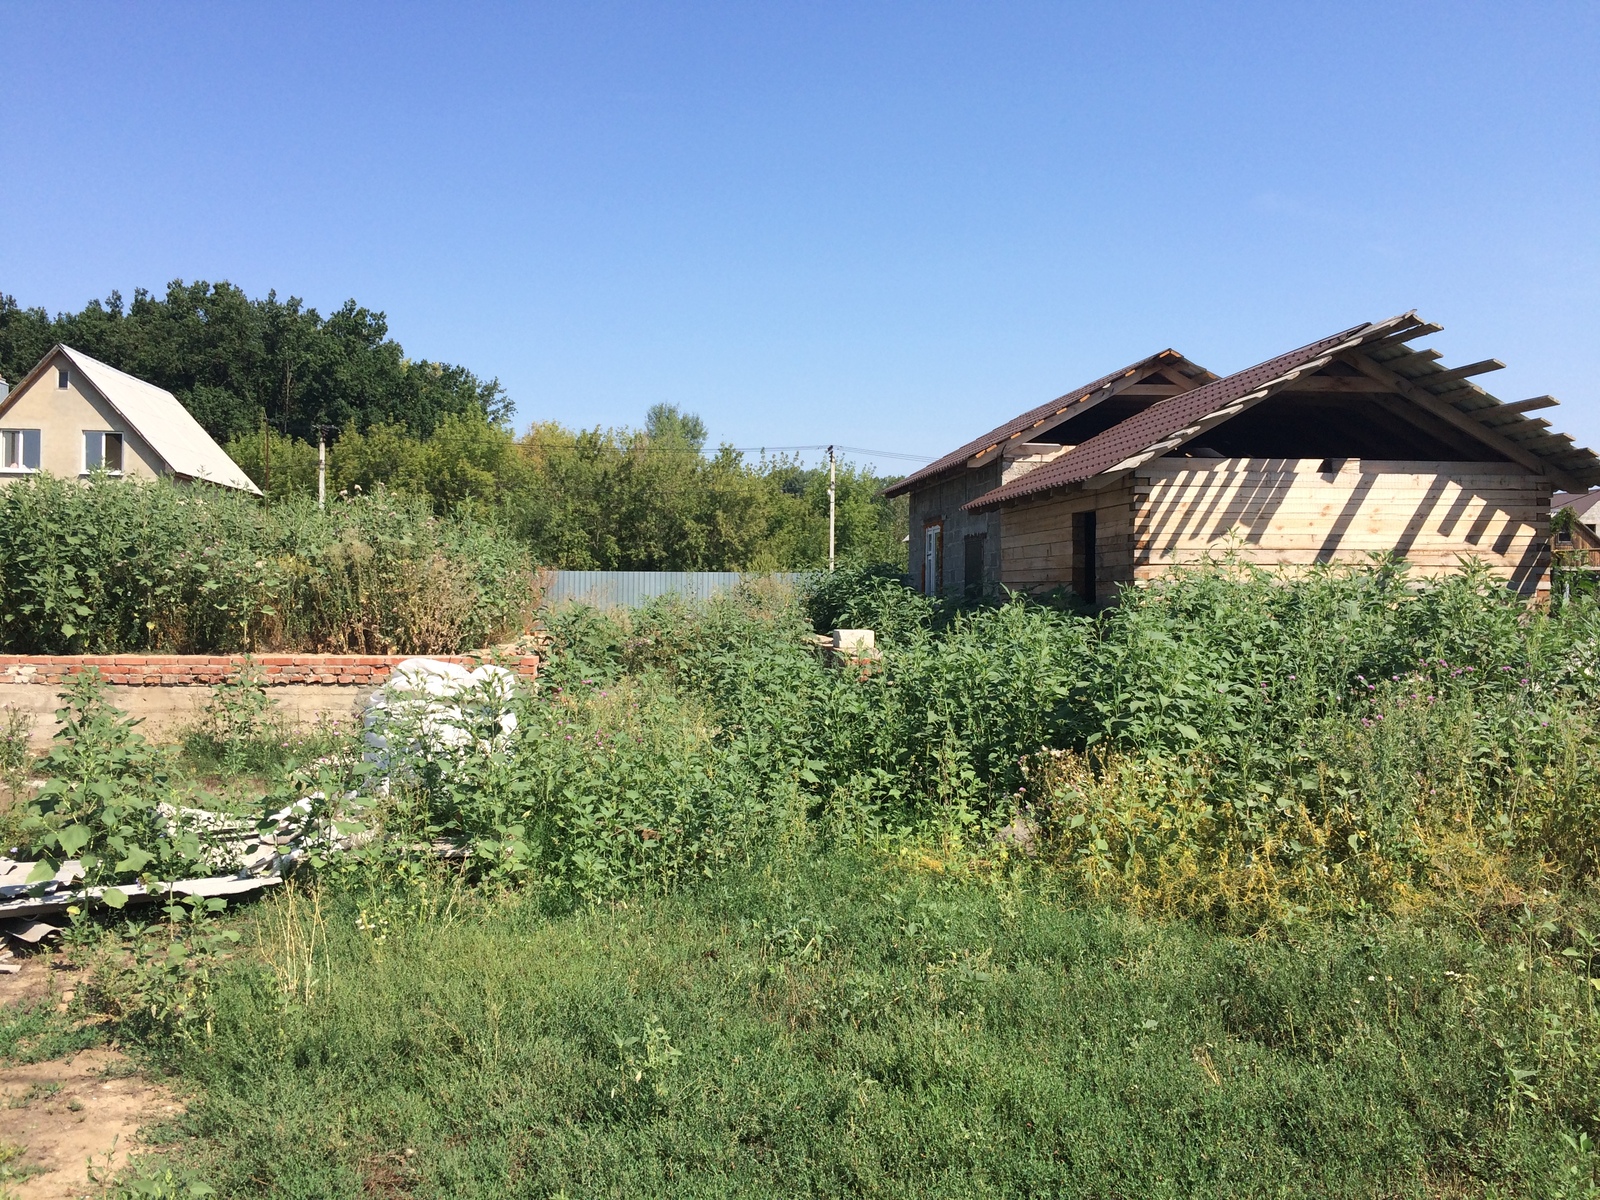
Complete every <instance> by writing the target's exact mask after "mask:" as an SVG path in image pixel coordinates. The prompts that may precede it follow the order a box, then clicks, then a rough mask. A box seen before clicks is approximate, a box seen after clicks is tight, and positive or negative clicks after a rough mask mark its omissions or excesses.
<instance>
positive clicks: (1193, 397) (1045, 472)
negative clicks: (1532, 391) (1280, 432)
mask: <svg viewBox="0 0 1600 1200" xmlns="http://www.w3.org/2000/svg"><path fill="white" fill-rule="evenodd" d="M1423 325H1424V322H1423V321H1421V320H1420V319H1419V318H1418V317H1417V316H1416V314H1415V313H1414V312H1412V313H1404V314H1402V315H1400V316H1398V317H1390V318H1389V319H1388V320H1386V321H1375V322H1370V323H1368V324H1365V325H1355V326H1352V327H1351V328H1349V329H1346V330H1344V331H1343V332H1341V333H1336V334H1333V335H1332V336H1330V337H1325V338H1322V339H1320V340H1318V341H1315V342H1312V343H1310V344H1309V345H1306V346H1301V347H1300V348H1299V349H1297V350H1291V351H1290V352H1289V353H1287V354H1282V355H1279V356H1278V357H1277V358H1273V359H1269V360H1267V361H1266V362H1264V363H1261V364H1259V365H1257V366H1254V367H1249V368H1247V369H1245V370H1243V371H1240V372H1238V373H1237V374H1234V375H1229V376H1228V377H1227V378H1225V379H1219V380H1217V381H1216V382H1215V383H1210V384H1207V385H1206V386H1204V387H1200V388H1196V389H1195V390H1194V391H1192V392H1186V393H1184V394H1183V395H1180V396H1174V397H1172V398H1171V399H1170V400H1163V401H1162V402H1160V403H1159V404H1155V405H1152V406H1151V407H1150V408H1147V409H1145V410H1144V411H1143V412H1141V413H1137V414H1135V415H1134V416H1131V417H1129V418H1128V419H1127V420H1126V421H1123V422H1121V423H1120V424H1118V425H1115V426H1113V427H1112V428H1110V429H1108V430H1106V431H1105V432H1104V433H1102V434H1100V435H1098V436H1097V437H1093V438H1090V439H1089V440H1088V441H1086V442H1084V443H1083V444H1082V445H1081V446H1078V447H1076V448H1074V449H1072V450H1069V451H1068V452H1067V453H1065V454H1063V455H1062V456H1061V457H1060V458H1058V459H1056V460H1055V461H1054V462H1051V463H1048V464H1046V465H1045V466H1042V467H1040V468H1038V469H1037V470H1035V471H1032V472H1030V473H1029V474H1027V475H1024V476H1023V477H1022V478H1020V479H1018V480H1015V481H1013V482H1012V483H1009V484H1006V485H1005V486H1003V487H999V488H996V489H995V490H993V491H991V492H987V493H985V494H984V495H982V496H979V497H978V498H977V499H976V500H973V501H970V502H969V503H968V504H966V505H965V506H964V507H965V508H967V509H969V510H973V511H978V510H982V509H987V508H994V507H996V506H998V505H1001V504H1005V503H1008V502H1011V501H1016V500H1020V499H1023V498H1025V497H1028V496H1033V495H1037V494H1039V493H1041V492H1046V491H1050V490H1051V489H1053V488H1058V487H1064V486H1066V485H1068V484H1072V483H1081V482H1083V481H1084V480H1087V479H1091V478H1093V477H1094V476H1096V475H1102V474H1106V473H1107V472H1110V471H1115V470H1122V469H1127V468H1131V467H1135V466H1138V465H1140V464H1141V463H1144V462H1147V461H1149V460H1150V459H1152V458H1155V457H1157V456H1159V455H1161V454H1165V453H1168V452H1169V451H1171V450H1175V449H1177V447H1179V446H1181V445H1183V444H1184V443H1185V442H1187V441H1189V440H1190V439H1191V438H1193V437H1196V436H1198V435H1199V434H1200V433H1202V432H1204V431H1205V430H1207V429H1210V428H1212V427H1214V426H1215V425H1218V424H1220V423H1221V422H1223V421H1225V420H1228V419H1229V418H1230V417H1233V416H1235V415H1237V414H1238V413H1240V412H1243V411H1244V410H1245V409H1246V408H1249V407H1250V406H1251V405H1252V404H1254V403H1256V402H1258V401H1260V400H1262V399H1265V398H1266V397H1267V396H1269V395H1271V394H1272V393H1273V392H1275V391H1280V390H1284V389H1286V388H1288V387H1290V386H1291V385H1292V384H1293V382H1294V381H1295V380H1296V379H1298V378H1299V377H1300V376H1301V375H1303V374H1307V373H1314V372H1316V371H1319V370H1321V369H1322V367H1324V366H1325V365H1327V363H1328V362H1330V361H1331V360H1332V359H1333V357H1334V356H1335V355H1338V354H1342V353H1345V352H1346V351H1350V350H1355V349H1358V348H1360V347H1362V346H1367V345H1372V344H1373V343H1382V342H1384V339H1387V338H1391V337H1393V336H1394V335H1395V334H1397V333H1403V332H1408V331H1413V330H1416V329H1418V327H1420V326H1423ZM1437 328H1438V326H1432V325H1429V326H1426V329H1425V330H1424V332H1428V331H1434V330H1437ZM1370 358H1371V361H1373V362H1375V363H1378V364H1379V365H1381V366H1383V367H1385V368H1387V369H1388V370H1390V371H1392V372H1394V373H1395V374H1396V375H1400V376H1402V377H1403V378H1404V379H1405V380H1406V381H1407V382H1409V383H1412V384H1414V385H1415V386H1417V387H1419V388H1420V389H1421V390H1423V391H1425V392H1427V393H1428V394H1429V395H1430V396H1432V397H1433V398H1435V399H1437V400H1439V401H1441V402H1443V403H1446V404H1448V405H1450V407H1452V408H1454V409H1455V410H1456V411H1457V412H1459V413H1460V414H1462V415H1463V416H1466V417H1469V418H1471V419H1472V420H1473V421H1474V422H1476V423H1477V424H1479V425H1481V426H1482V427H1483V429H1484V431H1485V432H1486V433H1487V434H1490V435H1498V436H1499V437H1502V438H1505V439H1507V440H1508V441H1510V442H1512V443H1514V444H1515V445H1516V447H1517V448H1518V449H1519V450H1522V451H1524V452H1526V453H1528V454H1531V455H1534V456H1536V457H1537V458H1539V459H1541V460H1543V461H1544V462H1546V463H1548V464H1549V465H1550V467H1551V468H1553V469H1554V470H1556V471H1559V472H1563V473H1565V474H1566V475H1568V476H1570V477H1572V478H1574V479H1576V480H1578V481H1580V482H1582V483H1584V484H1589V485H1593V484H1597V483H1600V458H1596V456H1595V455H1594V454H1593V452H1591V451H1589V450H1586V449H1581V448H1579V447H1577V446H1574V445H1573V444H1572V439H1571V438H1570V437H1567V436H1566V435H1565V434H1556V433H1550V432H1547V431H1546V430H1547V428H1548V423H1547V422H1545V421H1542V420H1537V419H1530V418H1529V417H1527V416H1526V415H1525V414H1524V413H1522V412H1520V411H1517V410H1516V409H1515V408H1514V407H1512V406H1507V405H1503V404H1502V402H1501V401H1500V400H1498V399H1496V398H1495V397H1494V396H1491V395H1490V394H1489V393H1488V392H1486V391H1484V390H1483V389H1482V388H1480V387H1478V386H1477V385H1476V384H1473V383H1471V382H1470V381H1469V380H1467V379H1465V378H1461V377H1459V376H1456V375H1453V374H1452V373H1451V372H1450V371H1449V369H1447V368H1444V367H1440V366H1439V365H1438V364H1436V363H1435V362H1433V359H1432V355H1431V354H1429V353H1427V352H1419V351H1416V350H1414V349H1412V348H1411V347H1410V346H1408V345H1406V343H1405V342H1403V341H1392V342H1388V343H1387V344H1382V345H1373V348H1372V352H1371V354H1370ZM1374 390H1382V386H1381V385H1380V384H1377V383H1374ZM1497 409H1504V413H1503V414H1502V413H1501V412H1498V411H1496V410H1497ZM1469 432H1470V431H1469Z"/></svg>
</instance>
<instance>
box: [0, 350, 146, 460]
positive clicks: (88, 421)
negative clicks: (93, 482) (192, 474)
mask: <svg viewBox="0 0 1600 1200" xmlns="http://www.w3.org/2000/svg"><path fill="white" fill-rule="evenodd" d="M58 365H59V366H67V367H68V369H69V374H68V386H67V388H66V390H64V391H63V390H62V389H61V388H59V387H58V386H57V384H56V369H57V367H58ZM0 429H37V430H39V469H40V470H41V471H48V472H50V474H52V475H59V476H61V477H62V478H63V479H76V478H78V477H79V476H80V475H82V474H83V473H84V471H83V435H84V432H85V431H86V430H100V431H102V432H106V433H120V434H122V473H123V475H125V476H136V477H139V478H144V479H150V478H154V477H155V476H157V475H159V474H161V471H162V464H161V459H160V458H159V457H158V456H157V455H156V454H155V452H154V451H152V450H151V449H150V447H149V446H147V445H146V444H145V443H144V441H143V439H141V438H140V437H139V436H138V434H136V433H134V432H133V430H131V429H129V428H128V426H127V424H126V422H124V421H123V420H122V418H120V417H118V416H117V414H116V413H115V412H113V411H112V409H111V406H110V405H108V404H107V403H106V402H105V401H104V400H102V399H101V398H100V396H99V394H98V393H97V392H96V391H95V390H94V387H93V386H92V385H91V384H90V383H89V382H88V381H87V380H84V379H82V378H81V377H80V376H79V374H78V372H77V370H76V369H73V368H72V367H71V364H70V363H69V361H68V359H67V358H66V356H65V355H63V354H62V353H61V352H60V351H57V352H56V354H55V356H54V358H53V359H52V361H51V362H50V363H49V364H48V365H47V366H46V368H45V370H44V371H43V372H42V373H41V374H40V375H39V377H38V378H37V379H35V380H34V381H33V383H31V384H29V385H28V387H27V388H26V389H25V390H20V391H19V392H16V393H13V394H12V395H11V396H10V397H9V399H8V402H7V404H6V407H5V409H4V411H0ZM19 474H22V472H17V471H6V470H3V469H0V483H5V482H9V481H10V480H12V479H15V478H16V477H17V476H18V475H19Z"/></svg>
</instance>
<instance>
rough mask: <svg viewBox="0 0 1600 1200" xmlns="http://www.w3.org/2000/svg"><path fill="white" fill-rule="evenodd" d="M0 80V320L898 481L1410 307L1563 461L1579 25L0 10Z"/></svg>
mask: <svg viewBox="0 0 1600 1200" xmlns="http://www.w3.org/2000/svg"><path fill="white" fill-rule="evenodd" d="M0 47H3V48H4V52H3V54H0V62H3V64H4V65H3V66H0V291H6V292H10V293H12V294H13V295H15V296H16V297H17V298H18V300H19V301H21V302H22V303H23V304H27V305H33V304H40V305H44V306H45V307H47V308H49V309H51V310H59V309H65V308H78V307H81V306H82V304H83V303H84V302H85V301H86V300H88V299H89V298H91V297H93V296H103V295H105V294H106V293H107V292H109V291H110V290H111V289H113V288H117V289H120V290H121V291H122V292H123V293H124V294H128V293H131V292H132V291H133V289H134V288H135V287H138V286H143V287H147V288H150V289H152V290H160V289H163V288H164V287H165V285H166V283H167V281H168V280H170V279H173V278H177V277H181V278H184V279H195V278H201V279H209V280H217V279H229V280H232V281H233V282H234V283H236V284H239V285H240V286H242V287H243V288H245V289H246V290H247V291H249V292H250V293H251V294H260V293H264V292H265V291H266V290H267V289H268V288H276V289H278V291H279V293H280V294H284V293H289V294H294V295H298V296H302V297H304V298H305V299H306V301H307V302H308V303H310V304H312V305H314V306H316V307H318V308H319V309H321V310H322V311H324V312H326V311H328V310H329V309H331V308H334V307H336V306H337V305H338V304H340V303H341V302H342V301H343V300H345V299H346V298H347V297H352V296H353V297H355V298H356V299H357V300H359V301H360V302H361V303H363V304H366V305H368V306H370V307H373V308H379V309H382V310H384V311H386V312H387V313H388V315H389V320H390V326H391V329H392V331H393V333H394V335H395V336H396V337H398V338H399V339H400V341H401V342H402V343H403V344H404V345H405V346H406V347H407V349H408V350H409V351H410V352H411V353H412V354H414V355H417V356H422V357H428V358H441V359H446V360H449V361H454V362H460V363H462V364H465V365H466V366H468V367H470V368H472V369H473V370H475V371H477V372H479V373H480V374H483V375H495V376H498V377H499V378H500V379H501V381H502V382H503V383H504V384H505V385H506V386H507V387H508V388H509V390H510V392H511V395H512V396H513V398H514V399H515V401H516V403H517V410H518V421H519V423H526V422H528V421H530V420H536V419H540V420H542V419H556V420H560V421H563V422H565V423H567V424H569V425H594V424H639V423H640V422H641V421H642V418H643V414H644V411H645V409H646V408H647V407H648V406H649V405H651V404H652V403H655V402H658V401H668V402H671V403H675V404H678V405H681V406H683V407H685V408H688V409H690V410H693V411H696V412H699V413H700V414H701V415H702V416H703V417H704V418H705V420H706V423H707V425H708V426H709V427H710V430H711V434H712V438H713V439H714V440H725V441H727V442H730V443H732V444H734V445H737V446H758V445H790V444H801V443H813V442H829V441H837V442H842V443H846V444H851V445H856V446H867V447H873V448H881V449H885V450H896V451H903V452H907V453H915V454H922V455H926V456H933V455H935V454H938V453H941V452H943V451H945V450H947V449H950V448H952V447H953V446H954V445H957V444H959V443H960V442H962V441H964V440H966V439H967V438H969V437H971V436H975V435H976V434H978V433H981V432H983V431H984V430H985V429H986V428H988V427H990V426H992V425H994V424H997V423H998V422H999V421H1000V420H1002V419H1005V418H1007V417H1010V416H1012V415H1015V414H1016V413H1017V412H1020V411H1022V410H1023V409H1025V408H1029V407H1032V406H1033V405H1035V404H1039V403H1042V402H1044V401H1045V400H1048V399H1050V398H1051V397H1053V396H1055V395H1058V394H1060V393H1062V392H1065V391H1067V390H1068V389H1070V388H1072V387H1073V386H1075V385H1076V384H1079V383H1082V382H1085V381H1087V380H1089V379H1092V378H1094V377H1096V376H1098V375H1101V374H1103V373H1105V372H1106V371H1108V370H1111V369H1113V368H1115V367H1117V366H1120V365H1122V364H1124V363H1126V362H1129V361H1132V360H1134V359H1136V358H1139V357H1142V356H1143V355H1145V354H1148V353H1150V352H1152V351H1154V350H1157V349H1161V348H1164V347H1166V346H1169V345H1170V346H1173V347H1176V348H1177V349H1178V350H1180V351H1182V352H1183V353H1185V354H1187V355H1189V356H1190V357H1191V358H1193V359H1196V360H1197V361H1199V362H1201V363H1204V364H1205V365H1206V366H1209V367H1210V368H1211V369H1213V370H1216V371H1220V372H1228V371H1232V370H1235V369H1238V368H1240V367H1244V366H1248V365H1250V364H1252V363H1255V362H1257V361H1260V360H1262V359H1264V358H1267V357H1270V356H1272V355H1274V354H1277V353H1279V352H1281V351H1283V350H1286V349H1289V348H1292V347H1294V346H1297V345H1300V344H1302V343H1305V342H1308V341H1311V340H1312V339H1314V338H1317V337H1321V336H1323V335H1325V334H1327V333H1331V332H1334V331H1336V330H1338V329H1341V328H1344V327H1345V326H1348V325H1352V324H1355V323H1357V322H1359V321H1362V320H1368V319H1376V318H1379V317H1385V316H1389V315H1392V314H1394V313H1397V312H1402V311H1404V310H1406V309H1410V308H1416V309H1418V310H1420V312H1421V314H1422V315H1423V316H1425V317H1427V318H1429V319H1432V320H1434V321H1437V322H1439V323H1441V324H1443V325H1444V326H1445V327H1446V328H1445V332H1444V333H1443V334H1440V335H1437V336H1436V337H1435V338H1434V339H1433V340H1432V341H1431V342H1430V343H1428V344H1430V345H1434V346H1436V347H1438V348H1439V349H1440V350H1442V351H1443V352H1444V354H1445V361H1446V362H1447V363H1459V362H1469V361H1474V360H1477V359H1481V358H1487V357H1490V356H1494V357H1498V358H1501V359H1503V360H1505V361H1506V362H1507V363H1509V364H1510V366H1509V369H1507V370H1505V371H1502V372H1499V373H1498V374H1496V375H1493V376H1489V377H1486V378H1485V379H1483V380H1482V382H1483V383H1485V384H1486V385H1488V386H1489V387H1490V390H1492V391H1494V392H1495V393H1496V394H1498V395H1500V396H1501V397H1502V398H1503V399H1508V400H1510V399H1519V398H1521V397H1524V396H1531V395H1537V394H1540V393H1543V392H1551V393H1553V394H1555V395H1556V396H1558V397H1560V398H1561V399H1562V400H1563V401H1564V404H1563V406H1562V407H1561V408H1559V409H1555V410H1552V411H1551V412H1549V413H1545V414H1542V415H1545V416H1547V417H1549V418H1550V419H1551V420H1552V421H1553V423H1555V424H1556V426H1557V427H1558V428H1561V429H1564V430H1567V431H1569V432H1571V433H1572V434H1574V436H1576V437H1577V438H1578V440H1579V441H1580V442H1581V443H1583V444H1587V445H1592V446H1597V447H1600V5H1597V4H1595V3H1593V2H1584V3H1576V2H1575V3H1551V4H1540V5H1533V4H1517V3H1495V4H1474V3H1436V4H1435V3H1412V4H1394V3H1383V4H1360V3H1339V4H1325V5H1312V4H1301V3H1293V2H1290V3H1284V2H1283V0H1277V2H1274V3H1255V4H1249V3H1239V4H1231V5H1221V4H1218V5H1205V4H1176V3H1174V4H1168V5H1140V4H1132V3H1123V2H1119V3H1115V4H1100V5H1091V4H1083V3H1056V4H1025V3H1011V4H994V3H982V4H980V3H972V4H964V5H948V4H910V3H896V4H871V3H855V4H848V5H830V4H822V3H804V4H799V3H796V4H778V3H742V4H728V5H716V4H694V3H675V4H659V5H620V4H598V3H584V4H571V5H514V6H513V5H507V6H503V7H492V6H476V5H465V4H449V5H443V4H441V5H435V6H427V7H423V6H413V5H405V4H392V3H385V4H382V5H379V4H372V5H360V4H320V3H319V4H308V5H304V6H295V5H290V4H273V5H235V4H214V3H211V4H203V5H193V6H185V5H173V4H159V3H151V4H138V5H133V4H116V5H94V4H75V3H53V2H52V3H45V2H42V0H41V2H39V3H15V2H11V0H0ZM882 465H883V466H885V467H891V466H898V469H900V470H903V469H905V464H903V463H902V464H894V463H890V462H887V461H886V462H884V463H883V464H882Z"/></svg>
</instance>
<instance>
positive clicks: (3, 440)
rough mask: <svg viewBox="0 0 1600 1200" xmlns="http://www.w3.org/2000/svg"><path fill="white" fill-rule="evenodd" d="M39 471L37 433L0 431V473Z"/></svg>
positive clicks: (29, 430) (35, 430)
mask: <svg viewBox="0 0 1600 1200" xmlns="http://www.w3.org/2000/svg"><path fill="white" fill-rule="evenodd" d="M38 469H39V431H38V430H37V429H0V471H37V470H38Z"/></svg>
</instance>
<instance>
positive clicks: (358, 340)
mask: <svg viewBox="0 0 1600 1200" xmlns="http://www.w3.org/2000/svg"><path fill="white" fill-rule="evenodd" d="M57 342H63V343H65V344H66V345H69V346H72V347H73V348H74V349H77V350H82V351H83V352H84V353H86V354H89V355H92V356H93V357H95V358H98V359H100V360H101V361H102V362H106V363H109V364H110V365H111V366H113V367H116V368H117V369H118V370H119V371H126V372H127V373H128V374H130V375H136V376H138V377H139V378H140V379H143V380H146V381H147V382H150V383H153V384H155V385H156V386H158V387H162V388H165V389H166V390H167V391H169V392H171V393H172V394H173V395H174V396H176V397H177V398H178V399H179V400H181V401H182V402H183V404H184V407H186V408H187V409H188V410H189V411H190V412H191V413H193V414H194V415H195V418H196V419H197V420H198V421H199V422H200V424H201V425H203V426H205V428H206V431H207V432H208V433H210V434H211V436H212V437H214V438H216V439H217V441H219V442H226V441H227V440H228V439H229V438H230V437H234V436H237V435H239V434H242V433H245V432H247V431H252V430H258V429H260V428H261V426H262V425H263V423H265V424H267V425H270V426H271V427H272V428H273V429H275V430H277V431H278V432H280V433H283V434H285V435H287V436H290V437H296V438H300V439H302V440H314V439H315V436H316V434H315V429H316V427H317V426H318V425H324V426H330V427H332V428H334V429H343V428H345V427H346V426H350V425H353V426H355V427H356V428H358V429H363V428H366V427H367V426H369V425H373V424H377V423H380V422H388V423H393V424H399V425H404V426H405V427H406V428H407V429H410V430H411V431H413V432H414V433H417V434H420V435H422V436H424V437H425V436H427V435H428V434H431V433H432V432H433V431H434V430H435V429H436V428H438V425H439V422H440V421H441V420H442V419H443V418H444V417H445V416H446V415H448V414H459V415H477V416H481V417H484V418H486V419H487V420H490V421H498V420H503V419H504V418H505V417H506V416H508V415H509V414H510V412H511V401H510V399H509V397H507V395H506V392H505V389H504V388H502V387H501V386H500V382H499V380H496V379H487V380H485V379H481V378H479V377H478V376H477V375H475V374H473V373H472V372H471V371H469V370H467V369H466V368H465V367H460V366H454V365H452V364H450V363H443V362H431V361H428V360H426V359H418V360H413V359H410V358H408V357H407V356H406V353H405V351H404V349H403V348H402V347H401V345H400V343H399V342H397V341H395V340H394V339H393V338H391V337H390V336H389V323H388V320H387V318H386V317H385V315H384V314H383V313H381V312H374V311H373V310H371V309H369V308H363V307H362V306H361V305H359V304H357V303H356V302H355V301H354V300H347V301H345V303H344V305H343V306H342V307H340V309H339V310H338V311H337V312H335V313H332V314H331V315H329V316H327V317H324V316H322V315H321V314H320V313H318V312H317V310H316V309H314V308H309V307H307V306H306V304H305V303H304V302H303V301H302V300H301V299H299V298H298V297H294V296H291V297H290V298H289V299H287V300H280V299H279V298H278V294H277V292H275V291H272V292H268V293H267V296H266V298H265V299H260V300H252V299H251V298H250V297H248V296H246V295H245V294H244V292H243V291H242V290H241V289H239V288H237V287H235V286H234V285H233V284H231V283H227V282H220V283H215V284H213V283H207V282H205V281H204V280H196V281H195V282H193V283H184V282H183V281H182V280H181V279H176V280H173V281H172V282H171V283H169V284H168V285H167V294H166V296H165V297H158V296H154V295H152V294H151V293H150V292H148V291H146V290H144V289H143V288H140V289H138V290H136V291H135V292H134V293H133V302H132V303H131V304H128V303H124V300H123V297H122V294H121V293H120V292H115V291H114V292H112V293H111V294H110V295H109V296H107V297H106V299H104V300H91V301H89V303H88V304H86V305H84V307H83V309H82V310H81V311H79V312H75V313H58V314H57V315H56V316H55V317H51V316H50V315H49V313H47V312H46V311H45V310H44V309H42V308H23V307H22V306H21V305H20V304H18V303H17V300H16V298H15V297H13V296H7V295H0V376H4V377H5V378H6V379H9V380H10V381H11V382H12V383H16V382H17V381H18V380H20V379H21V378H22V377H23V376H24V375H25V374H27V372H29V371H31V370H32V369H33V367H34V365H35V364H36V363H37V362H38V361H39V359H40V358H42V357H44V354H45V352H46V351H48V350H49V349H50V347H51V346H53V345H55V344H56V343H57Z"/></svg>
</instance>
